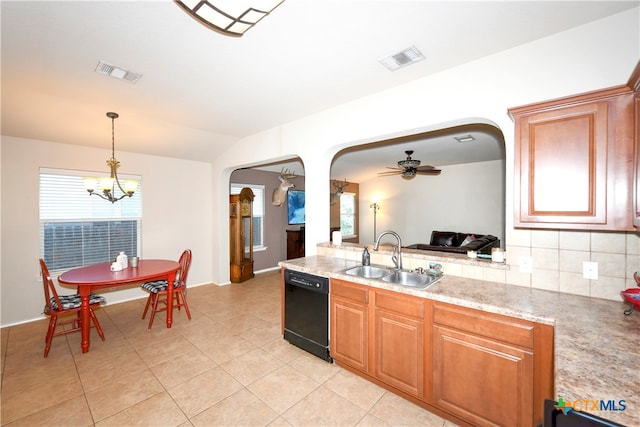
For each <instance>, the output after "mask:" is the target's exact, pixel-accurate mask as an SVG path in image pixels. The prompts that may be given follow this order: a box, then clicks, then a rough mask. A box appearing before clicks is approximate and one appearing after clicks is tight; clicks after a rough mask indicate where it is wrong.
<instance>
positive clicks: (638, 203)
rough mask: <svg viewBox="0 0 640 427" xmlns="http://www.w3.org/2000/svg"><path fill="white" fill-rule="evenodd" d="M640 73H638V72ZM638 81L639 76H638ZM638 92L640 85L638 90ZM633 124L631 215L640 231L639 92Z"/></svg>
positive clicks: (639, 93) (637, 93)
mask: <svg viewBox="0 0 640 427" xmlns="http://www.w3.org/2000/svg"><path fill="white" fill-rule="evenodd" d="M638 73H640V71H638ZM638 78H639V79H640V76H638ZM638 90H640V84H639V88H638ZM635 123H636V125H635V126H636V135H635V137H636V141H635V142H636V155H635V158H634V162H635V181H634V200H635V209H634V215H633V225H634V226H635V227H636V228H637V229H640V92H636V98H635Z"/></svg>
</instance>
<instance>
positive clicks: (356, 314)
mask: <svg viewBox="0 0 640 427" xmlns="http://www.w3.org/2000/svg"><path fill="white" fill-rule="evenodd" d="M330 297H331V307H330V313H331V337H330V338H331V339H330V343H329V346H330V353H331V357H333V358H334V359H335V360H336V361H338V362H341V363H344V364H346V365H349V366H351V367H353V368H356V369H358V370H360V371H362V372H364V373H367V372H368V371H369V356H368V352H369V309H368V302H369V290H368V289H366V288H365V287H364V286H359V285H355V284H353V285H352V284H348V283H347V282H343V281H341V280H336V279H332V280H331V293H330Z"/></svg>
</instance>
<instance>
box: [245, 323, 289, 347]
mask: <svg viewBox="0 0 640 427" xmlns="http://www.w3.org/2000/svg"><path fill="white" fill-rule="evenodd" d="M280 331H281V328H280V321H278V322H266V321H264V320H263V321H262V324H261V325H260V326H257V327H255V328H251V329H247V330H245V331H242V332H240V336H241V337H243V338H245V339H246V340H247V341H250V342H252V343H253V344H255V345H264V344H266V343H268V342H270V341H273V340H275V339H282V333H281V332H280Z"/></svg>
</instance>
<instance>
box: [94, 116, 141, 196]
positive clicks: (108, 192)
mask: <svg viewBox="0 0 640 427" xmlns="http://www.w3.org/2000/svg"><path fill="white" fill-rule="evenodd" d="M107 117H109V118H110V119H111V158H110V159H109V160H107V165H109V169H111V174H110V176H109V178H100V179H97V178H85V179H84V188H85V189H86V190H87V191H88V192H89V195H92V194H94V195H96V196H99V197H102V198H103V199H105V200H108V201H110V202H111V203H115V202H117V201H118V200H121V199H123V198H124V197H131V196H133V193H135V192H136V190H137V189H138V182H137V181H124V187H123V186H122V185H121V184H120V180H119V179H118V166H120V162H119V161H118V160H116V155H115V151H116V149H115V131H114V122H115V119H117V118H118V117H119V116H118V113H111V112H109V113H107ZM98 184H100V185H99V187H100V190H101V191H102V193H99V192H95V190H96V187H98ZM116 185H117V186H118V188H119V189H120V191H121V192H122V195H121V196H120V197H115V195H114V193H115V187H116Z"/></svg>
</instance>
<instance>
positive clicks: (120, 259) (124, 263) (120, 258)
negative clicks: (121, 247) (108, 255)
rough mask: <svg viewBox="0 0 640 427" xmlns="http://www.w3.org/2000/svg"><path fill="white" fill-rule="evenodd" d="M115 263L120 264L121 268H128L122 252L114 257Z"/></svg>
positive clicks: (125, 255)
mask: <svg viewBox="0 0 640 427" xmlns="http://www.w3.org/2000/svg"><path fill="white" fill-rule="evenodd" d="M116 262H118V263H120V265H121V266H122V268H127V267H128V266H129V258H128V257H127V254H125V253H124V252H120V254H119V255H118V256H117V257H116Z"/></svg>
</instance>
